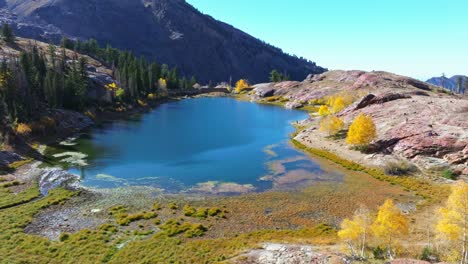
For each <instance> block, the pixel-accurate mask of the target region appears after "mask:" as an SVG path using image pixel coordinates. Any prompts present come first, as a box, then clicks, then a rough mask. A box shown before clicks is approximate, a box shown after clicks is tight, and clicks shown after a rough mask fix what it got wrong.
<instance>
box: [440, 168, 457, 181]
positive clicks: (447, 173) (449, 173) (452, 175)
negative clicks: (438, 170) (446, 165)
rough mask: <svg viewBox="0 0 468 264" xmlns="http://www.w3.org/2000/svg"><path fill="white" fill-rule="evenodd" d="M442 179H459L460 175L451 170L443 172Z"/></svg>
mask: <svg viewBox="0 0 468 264" xmlns="http://www.w3.org/2000/svg"><path fill="white" fill-rule="evenodd" d="M442 177H444V178H445V179H448V180H456V179H458V175H457V174H456V173H454V172H453V171H451V170H449V169H447V170H444V171H442Z"/></svg>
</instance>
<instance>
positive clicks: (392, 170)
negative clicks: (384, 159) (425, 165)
mask: <svg viewBox="0 0 468 264" xmlns="http://www.w3.org/2000/svg"><path fill="white" fill-rule="evenodd" d="M384 171H385V173H386V174H389V175H395V176H402V175H410V174H412V173H415V172H417V171H418V168H417V167H416V166H414V165H413V164H411V163H409V162H407V161H405V160H399V161H391V162H388V163H387V165H385V168H384Z"/></svg>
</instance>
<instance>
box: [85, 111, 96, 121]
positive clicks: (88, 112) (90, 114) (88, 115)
mask: <svg viewBox="0 0 468 264" xmlns="http://www.w3.org/2000/svg"><path fill="white" fill-rule="evenodd" d="M84 114H85V116H87V117H89V118H91V119H92V120H96V114H95V113H93V112H92V111H90V110H87V111H85V112H84Z"/></svg>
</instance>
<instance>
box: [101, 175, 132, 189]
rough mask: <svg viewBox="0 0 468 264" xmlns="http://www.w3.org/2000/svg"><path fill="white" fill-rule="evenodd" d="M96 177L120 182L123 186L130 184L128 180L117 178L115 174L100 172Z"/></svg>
mask: <svg viewBox="0 0 468 264" xmlns="http://www.w3.org/2000/svg"><path fill="white" fill-rule="evenodd" d="M96 179H97V180H101V181H109V182H115V183H120V184H122V185H123V186H128V185H129V184H128V181H127V180H125V179H121V178H117V177H115V176H112V175H108V174H98V175H96Z"/></svg>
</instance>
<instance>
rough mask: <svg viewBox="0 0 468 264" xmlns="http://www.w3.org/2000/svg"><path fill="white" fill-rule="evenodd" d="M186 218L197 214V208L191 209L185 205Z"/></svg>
mask: <svg viewBox="0 0 468 264" xmlns="http://www.w3.org/2000/svg"><path fill="white" fill-rule="evenodd" d="M182 210H183V212H184V215H185V216H193V215H194V214H195V213H196V210H195V208H193V207H191V206H190V205H188V204H187V205H185V206H184V208H183V209H182Z"/></svg>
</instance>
